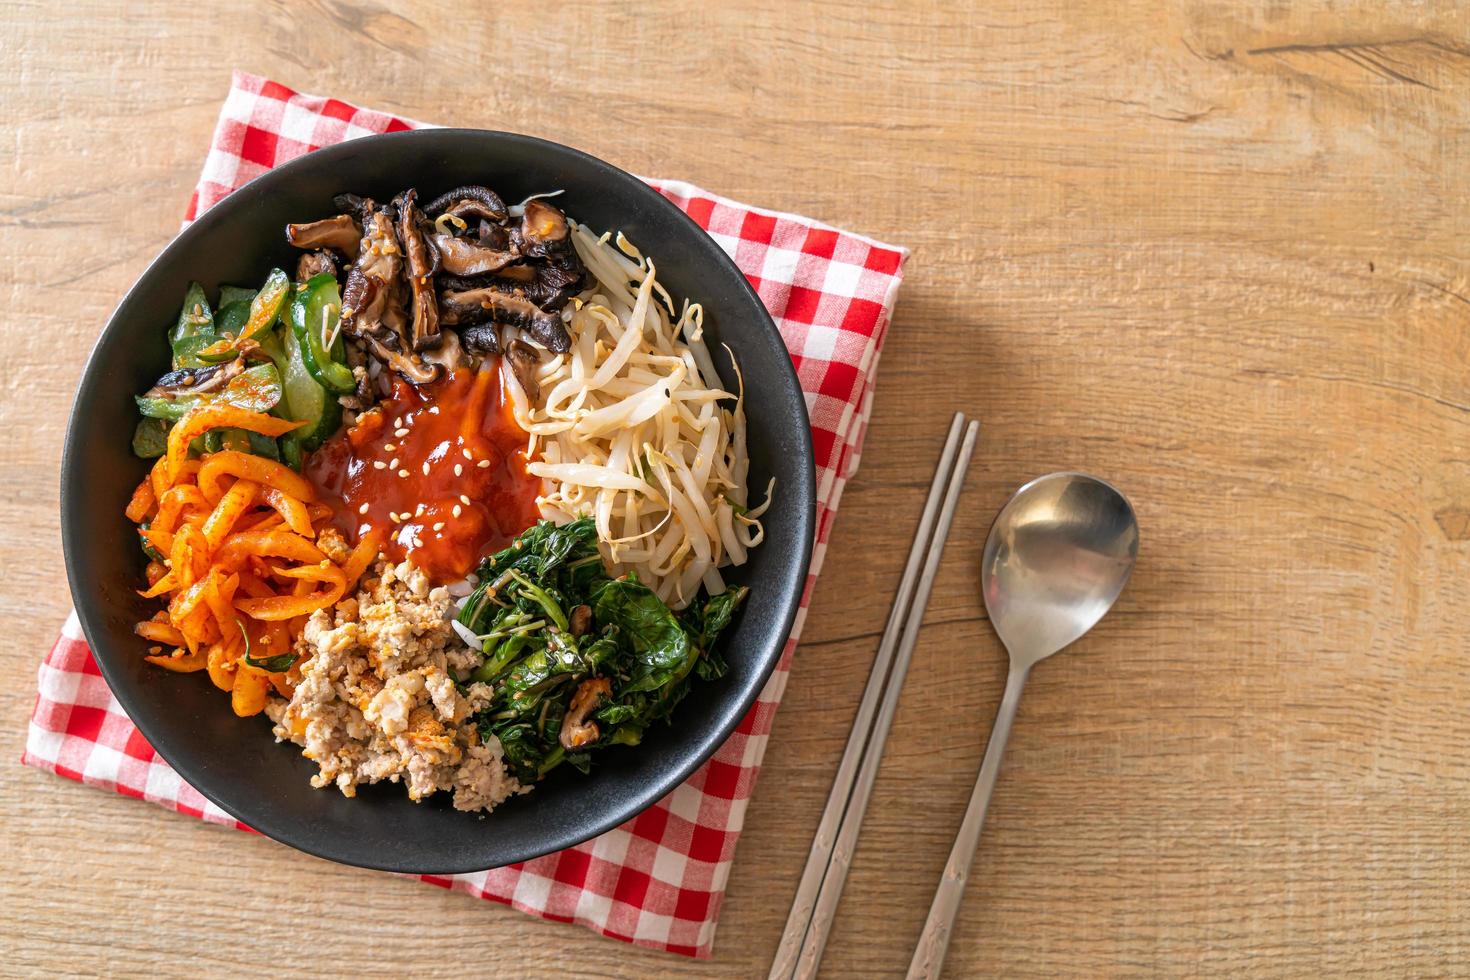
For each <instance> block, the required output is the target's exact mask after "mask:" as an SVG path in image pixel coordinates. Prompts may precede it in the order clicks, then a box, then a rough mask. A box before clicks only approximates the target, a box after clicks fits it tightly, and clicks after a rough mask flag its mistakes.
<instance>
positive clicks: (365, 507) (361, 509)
mask: <svg viewBox="0 0 1470 980" xmlns="http://www.w3.org/2000/svg"><path fill="white" fill-rule="evenodd" d="M357 512H358V513H359V514H366V513H367V512H368V505H367V502H366V501H364V502H363V505H362V506H361V507H359V508H357Z"/></svg>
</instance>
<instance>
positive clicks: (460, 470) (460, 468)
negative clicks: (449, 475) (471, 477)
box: [454, 463, 464, 476]
mask: <svg viewBox="0 0 1470 980" xmlns="http://www.w3.org/2000/svg"><path fill="white" fill-rule="evenodd" d="M462 473H464V467H463V466H461V465H460V464H459V463H455V464H454V475H455V476H459V475H461V474H462Z"/></svg>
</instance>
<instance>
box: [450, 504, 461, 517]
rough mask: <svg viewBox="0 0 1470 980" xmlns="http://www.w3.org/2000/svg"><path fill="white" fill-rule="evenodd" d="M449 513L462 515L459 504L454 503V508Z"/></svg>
mask: <svg viewBox="0 0 1470 980" xmlns="http://www.w3.org/2000/svg"><path fill="white" fill-rule="evenodd" d="M449 513H451V514H453V515H454V516H455V517H458V516H459V515H460V513H461V511H460V509H459V504H455V505H454V509H453V510H451V511H450V512H449Z"/></svg>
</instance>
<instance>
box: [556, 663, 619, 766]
mask: <svg viewBox="0 0 1470 980" xmlns="http://www.w3.org/2000/svg"><path fill="white" fill-rule="evenodd" d="M610 697H612V681H610V680H608V679H607V678H606V677H589V678H587V679H586V680H585V681H583V682H582V683H580V684H578V685H577V693H575V694H573V695H572V703H571V704H570V705H568V706H567V713H566V716H565V717H563V718H562V720H561V746H562V748H564V749H566V750H567V751H569V752H570V751H574V750H576V749H581V748H586V747H587V746H589V745H591V744H592V743H593V742H595V741H597V740H598V739H599V738H600V737H601V736H602V731H601V729H599V728H598V727H597V722H595V721H593V720H592V719H590V718H588V717H587V716H588V715H590V714H592V712H594V711H596V710H597V706H598V705H599V704H600V703H601V702H602V701H603V699H605V698H610Z"/></svg>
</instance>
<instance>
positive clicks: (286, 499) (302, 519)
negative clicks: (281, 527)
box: [260, 487, 332, 538]
mask: <svg viewBox="0 0 1470 980" xmlns="http://www.w3.org/2000/svg"><path fill="white" fill-rule="evenodd" d="M260 496H261V499H262V500H264V501H265V502H266V503H268V504H270V505H271V507H273V508H275V511H276V513H277V514H278V515H280V518H281V520H282V521H284V522H285V524H286V526H287V527H289V528H290V529H291V530H293V531H295V532H296V533H297V534H299V535H301V536H302V537H306V538H313V537H316V532H315V531H313V530H312V528H311V520H312V515H311V511H312V510H313V509H314V508H316V507H323V506H325V505H324V504H312V505H311V506H310V507H308V506H307V505H306V504H303V503H302V502H301V500H300V499H299V498H297V497H293V496H291V495H290V494H289V493H286V492H285V491H283V490H277V489H276V488H275V487H264V488H263V489H262V490H261V493H260ZM331 513H332V509H331V508H330V507H328V508H327V514H328V515H330V514H331Z"/></svg>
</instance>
